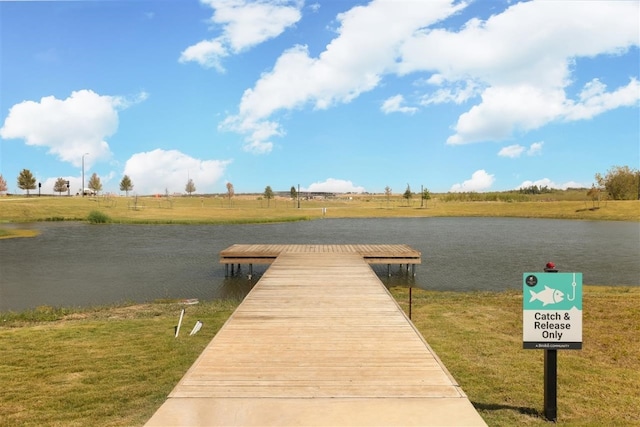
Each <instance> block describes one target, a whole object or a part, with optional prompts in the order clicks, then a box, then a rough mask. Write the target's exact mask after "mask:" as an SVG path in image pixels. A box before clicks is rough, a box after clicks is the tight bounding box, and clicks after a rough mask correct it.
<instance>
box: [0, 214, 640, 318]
mask: <svg viewBox="0 0 640 427" xmlns="http://www.w3.org/2000/svg"><path fill="white" fill-rule="evenodd" d="M21 227H33V228H37V229H39V230H40V231H41V234H40V235H39V236H38V237H36V238H33V239H9V240H0V311H6V310H22V309H25V308H32V307H37V306H40V305H50V306H87V305H98V304H110V303H117V302H123V301H134V302H144V301H151V300H155V299H159V298H199V299H203V300H206V299H214V298H229V297H232V298H242V297H244V295H245V294H246V293H247V292H248V291H249V290H250V288H251V283H249V282H248V280H247V278H246V275H245V276H243V277H234V278H225V273H224V270H225V269H224V266H223V265H221V264H219V263H218V259H219V252H220V251H221V250H222V249H225V248H226V247H228V246H230V245H232V244H234V243H281V244H286V243H299V244H346V243H370V244H381V243H398V244H400V243H402V244H408V245H410V246H412V247H413V248H415V249H418V250H420V251H421V252H422V264H421V265H419V266H417V268H416V277H415V279H413V280H412V279H408V278H407V277H406V276H405V275H402V274H400V273H399V271H398V270H399V269H398V267H392V269H393V270H392V271H393V273H394V274H393V277H391V278H390V279H389V278H387V277H386V272H387V269H386V266H383V267H376V271H378V272H379V273H380V277H381V279H382V280H383V281H384V282H385V283H387V284H389V285H391V284H399V285H403V284H405V285H406V284H407V283H411V284H412V285H413V286H417V287H420V288H424V289H438V290H456V291H466V290H505V289H518V288H520V287H521V286H522V273H523V272H526V271H541V270H542V268H543V266H544V265H545V263H546V262H547V261H553V262H555V263H556V265H557V267H558V268H559V269H560V270H561V271H580V272H582V273H583V280H584V283H585V284H599V285H633V286H639V285H640V263H639V258H640V224H638V223H630V222H591V221H568V220H539V219H505V218H409V219H406V218H388V219H387V218H385V219H324V220H318V221H307V222H296V223H283V224H260V225H225V226H215V225H189V226H181V225H162V226H159V225H89V224H84V223H37V224H29V225H23V226H21ZM266 268H267V266H254V280H253V282H254V283H255V281H256V279H259V276H260V274H261V273H263V272H264V270H265V269H266ZM247 272H248V269H247V267H246V266H244V267H243V273H247Z"/></svg>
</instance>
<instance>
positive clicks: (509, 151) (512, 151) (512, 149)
mask: <svg viewBox="0 0 640 427" xmlns="http://www.w3.org/2000/svg"><path fill="white" fill-rule="evenodd" d="M524 150H525V148H524V147H523V146H522V145H518V144H516V145H509V146H508V147H503V148H502V149H501V150H500V151H499V152H498V156H500V157H511V158H512V159H514V158H516V157H520V155H521V154H522V153H524Z"/></svg>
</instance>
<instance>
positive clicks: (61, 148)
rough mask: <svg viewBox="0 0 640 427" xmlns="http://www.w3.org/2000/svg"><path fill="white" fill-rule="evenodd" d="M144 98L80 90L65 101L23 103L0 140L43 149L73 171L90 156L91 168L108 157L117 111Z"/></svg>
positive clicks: (51, 98)
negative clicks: (73, 167) (109, 138)
mask: <svg viewBox="0 0 640 427" xmlns="http://www.w3.org/2000/svg"><path fill="white" fill-rule="evenodd" d="M146 98H147V94H146V93H140V94H138V95H136V96H134V97H132V98H126V97H121V96H106V95H98V94H97V93H95V92H93V91H91V90H79V91H75V92H72V93H71V95H70V96H69V97H68V98H66V99H57V98H56V97H54V96H47V97H43V98H42V99H40V101H39V102H38V101H23V102H21V103H19V104H16V105H14V106H13V107H11V109H10V110H9V115H8V116H7V118H6V119H5V122H4V125H3V126H2V128H0V137H2V138H4V139H23V140H24V141H25V143H26V144H27V145H33V146H38V147H45V148H47V149H48V150H49V153H50V154H53V155H55V156H57V157H58V158H59V159H60V160H62V161H65V162H69V163H71V164H72V165H74V166H76V167H79V166H80V165H81V164H82V157H83V155H84V154H85V153H89V155H88V156H85V166H86V167H87V168H90V167H91V165H92V164H94V163H96V162H97V161H100V160H106V159H108V158H110V156H111V151H110V149H109V144H108V143H107V141H106V139H107V138H108V137H109V136H111V135H113V134H114V133H115V132H116V130H117V129H118V111H119V110H123V109H125V108H128V107H129V106H131V105H133V104H135V103H138V102H142V101H144V100H145V99H146Z"/></svg>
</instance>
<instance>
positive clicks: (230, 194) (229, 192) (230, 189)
mask: <svg viewBox="0 0 640 427" xmlns="http://www.w3.org/2000/svg"><path fill="white" fill-rule="evenodd" d="M234 194H235V191H233V184H232V183H230V182H227V196H228V197H229V207H231V198H232V197H233V195H234Z"/></svg>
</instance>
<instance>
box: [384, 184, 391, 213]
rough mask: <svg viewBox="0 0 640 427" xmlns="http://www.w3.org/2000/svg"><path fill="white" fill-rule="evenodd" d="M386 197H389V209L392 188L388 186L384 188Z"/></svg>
mask: <svg viewBox="0 0 640 427" xmlns="http://www.w3.org/2000/svg"><path fill="white" fill-rule="evenodd" d="M384 195H385V196H387V208H388V207H389V201H390V200H391V187H389V186H388V185H387V186H386V187H384Z"/></svg>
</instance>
